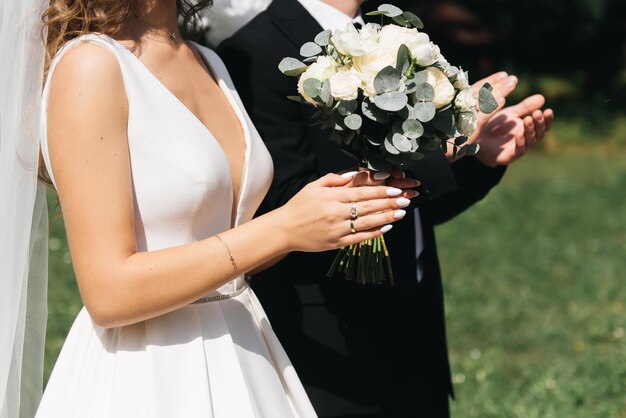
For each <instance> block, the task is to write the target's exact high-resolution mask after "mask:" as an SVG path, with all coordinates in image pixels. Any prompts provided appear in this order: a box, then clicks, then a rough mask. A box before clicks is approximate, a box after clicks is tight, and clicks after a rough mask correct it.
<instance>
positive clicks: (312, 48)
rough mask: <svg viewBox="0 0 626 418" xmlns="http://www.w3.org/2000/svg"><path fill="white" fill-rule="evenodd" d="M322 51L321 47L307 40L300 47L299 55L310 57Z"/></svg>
mask: <svg viewBox="0 0 626 418" xmlns="http://www.w3.org/2000/svg"><path fill="white" fill-rule="evenodd" d="M321 53H322V48H321V47H320V46H319V45H318V44H316V43H315V42H307V43H306V44H304V45H302V47H301V48H300V55H302V56H303V57H312V56H315V55H318V54H321Z"/></svg>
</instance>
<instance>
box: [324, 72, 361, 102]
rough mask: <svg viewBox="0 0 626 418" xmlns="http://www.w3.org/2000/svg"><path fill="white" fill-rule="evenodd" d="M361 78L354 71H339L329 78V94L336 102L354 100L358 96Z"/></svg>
mask: <svg viewBox="0 0 626 418" xmlns="http://www.w3.org/2000/svg"><path fill="white" fill-rule="evenodd" d="M359 87H361V78H360V77H359V74H358V73H357V72H356V71H354V70H349V71H339V72H338V73H335V74H333V75H332V77H330V94H331V95H332V96H333V97H334V98H335V99H338V100H354V99H356V98H357V97H358V95H359Z"/></svg>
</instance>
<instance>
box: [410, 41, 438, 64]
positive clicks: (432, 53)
mask: <svg viewBox="0 0 626 418" xmlns="http://www.w3.org/2000/svg"><path fill="white" fill-rule="evenodd" d="M411 54H412V55H413V58H415V61H416V62H417V63H418V64H419V65H421V66H422V67H428V66H431V65H433V64H434V63H436V62H437V61H438V60H439V57H440V54H439V47H438V46H437V45H435V44H433V43H432V42H429V43H427V44H423V45H419V46H417V47H415V48H413V49H412V50H411Z"/></svg>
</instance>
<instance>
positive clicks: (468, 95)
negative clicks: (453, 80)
mask: <svg viewBox="0 0 626 418" xmlns="http://www.w3.org/2000/svg"><path fill="white" fill-rule="evenodd" d="M454 105H455V106H456V107H457V109H459V110H460V111H461V112H473V111H475V109H476V99H474V95H473V94H472V91H471V90H470V89H465V90H461V91H460V92H459V94H457V95H456V98H455V99H454Z"/></svg>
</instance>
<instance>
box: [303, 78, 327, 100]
mask: <svg viewBox="0 0 626 418" xmlns="http://www.w3.org/2000/svg"><path fill="white" fill-rule="evenodd" d="M302 88H303V89H304V92H305V93H306V94H308V95H309V97H311V98H313V99H315V98H316V97H319V95H320V92H321V90H322V82H321V81H319V80H318V79H316V78H307V79H306V80H304V83H302Z"/></svg>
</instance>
